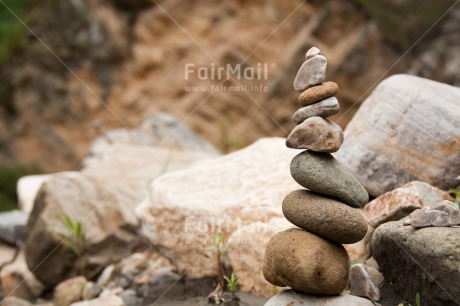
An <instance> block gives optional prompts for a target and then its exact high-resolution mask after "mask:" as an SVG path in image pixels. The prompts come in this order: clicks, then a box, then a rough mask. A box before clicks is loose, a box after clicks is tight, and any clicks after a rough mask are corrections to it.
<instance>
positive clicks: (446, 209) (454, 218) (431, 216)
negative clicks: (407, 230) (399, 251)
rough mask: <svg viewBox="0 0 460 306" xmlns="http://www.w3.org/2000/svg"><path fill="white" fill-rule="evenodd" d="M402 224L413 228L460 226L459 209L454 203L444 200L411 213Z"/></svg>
mask: <svg viewBox="0 0 460 306" xmlns="http://www.w3.org/2000/svg"><path fill="white" fill-rule="evenodd" d="M403 223H404V225H412V226H413V227H415V228H421V227H428V226H454V225H460V209H459V207H458V205H457V204H455V203H454V202H451V201H447V200H444V201H441V202H438V203H435V204H432V205H431V206H427V207H423V208H422V209H418V210H415V211H413V212H412V213H411V214H410V215H409V219H408V220H405V221H404V222H403Z"/></svg>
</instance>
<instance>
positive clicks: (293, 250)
mask: <svg viewBox="0 0 460 306" xmlns="http://www.w3.org/2000/svg"><path fill="white" fill-rule="evenodd" d="M349 261H350V258H349V257H348V254H347V251H346V250H345V249H344V248H343V246H341V245H340V244H336V243H333V242H330V241H328V240H326V239H323V238H321V237H319V236H317V235H315V234H313V233H309V232H307V231H305V230H303V229H297V228H292V229H289V230H286V231H284V232H281V233H278V234H277V235H275V236H274V237H273V238H272V239H271V240H270V242H269V243H268V246H267V249H266V251H265V258H264V267H263V273H264V277H265V279H266V280H267V281H268V282H270V283H271V284H273V285H276V286H279V287H285V286H289V287H292V288H293V289H296V290H299V291H302V292H305V293H310V294H326V295H333V294H339V293H340V292H342V291H343V290H344V289H345V287H346V285H347V282H348V274H349V270H350V266H349Z"/></svg>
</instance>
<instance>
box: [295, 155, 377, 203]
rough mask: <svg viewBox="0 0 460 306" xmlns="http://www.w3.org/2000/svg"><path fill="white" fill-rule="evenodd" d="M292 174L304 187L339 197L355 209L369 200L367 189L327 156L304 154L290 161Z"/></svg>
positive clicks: (337, 162) (332, 158) (331, 157)
mask: <svg viewBox="0 0 460 306" xmlns="http://www.w3.org/2000/svg"><path fill="white" fill-rule="evenodd" d="M291 175H292V177H293V178H294V180H295V181H296V182H297V183H299V184H300V185H301V186H303V187H305V188H307V189H309V190H311V191H313V192H317V193H320V194H324V195H328V196H331V197H335V198H338V199H340V200H342V201H343V202H345V203H347V204H348V205H350V206H353V207H357V208H359V207H363V206H364V205H365V204H367V202H368V201H369V196H368V194H367V192H366V190H365V189H364V187H363V186H362V185H361V184H360V183H359V182H358V180H356V178H355V177H354V176H353V175H352V174H351V173H349V172H348V171H346V170H345V169H344V168H343V167H342V165H341V164H340V162H339V161H337V160H336V159H335V158H334V157H333V156H332V155H330V154H328V153H317V152H311V151H304V152H302V153H300V154H298V155H297V156H296V157H295V158H294V159H293V160H292V162H291Z"/></svg>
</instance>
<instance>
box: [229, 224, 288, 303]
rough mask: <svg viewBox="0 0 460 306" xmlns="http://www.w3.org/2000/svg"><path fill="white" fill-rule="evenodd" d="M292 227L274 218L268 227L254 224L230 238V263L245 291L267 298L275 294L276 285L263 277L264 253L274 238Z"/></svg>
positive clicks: (236, 232) (240, 286)
mask: <svg viewBox="0 0 460 306" xmlns="http://www.w3.org/2000/svg"><path fill="white" fill-rule="evenodd" d="M292 226H293V225H292V224H291V223H289V222H288V221H287V220H286V219H284V218H273V219H271V220H270V221H269V222H268V223H263V222H255V223H252V224H250V225H248V226H245V227H243V228H241V229H239V230H237V231H235V232H234V233H233V234H232V235H231V236H230V238H229V239H228V242H227V253H228V258H229V263H230V265H231V267H232V269H233V272H234V273H235V275H236V277H237V278H238V280H239V288H240V289H241V290H242V291H244V292H251V294H254V295H257V296H266V297H270V296H271V295H272V294H273V285H272V284H270V283H269V282H267V281H266V280H265V278H264V275H263V273H262V269H263V263H264V255H265V250H266V248H267V244H268V242H269V241H270V239H271V238H272V237H273V236H274V235H276V234H278V233H279V232H281V231H284V230H287V229H289V228H292Z"/></svg>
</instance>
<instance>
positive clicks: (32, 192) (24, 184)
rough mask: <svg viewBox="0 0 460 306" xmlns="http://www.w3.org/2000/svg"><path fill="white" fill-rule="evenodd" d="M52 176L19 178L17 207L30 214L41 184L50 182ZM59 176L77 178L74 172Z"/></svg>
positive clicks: (61, 173) (60, 173)
mask: <svg viewBox="0 0 460 306" xmlns="http://www.w3.org/2000/svg"><path fill="white" fill-rule="evenodd" d="M53 175H56V173H53V174H43V175H27V176H24V177H21V178H20V179H19V181H18V183H17V185H16V193H17V194H18V206H19V208H20V209H21V210H22V211H25V212H26V213H28V214H30V212H31V211H32V208H33V207H34V202H35V198H36V197H37V194H38V191H39V190H40V188H41V187H42V185H43V183H44V182H46V181H48V180H50V179H51V178H52V177H53ZM59 175H61V176H68V177H75V176H78V173H77V172H76V171H68V172H59Z"/></svg>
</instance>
